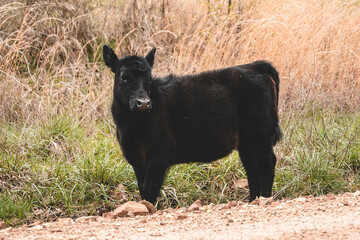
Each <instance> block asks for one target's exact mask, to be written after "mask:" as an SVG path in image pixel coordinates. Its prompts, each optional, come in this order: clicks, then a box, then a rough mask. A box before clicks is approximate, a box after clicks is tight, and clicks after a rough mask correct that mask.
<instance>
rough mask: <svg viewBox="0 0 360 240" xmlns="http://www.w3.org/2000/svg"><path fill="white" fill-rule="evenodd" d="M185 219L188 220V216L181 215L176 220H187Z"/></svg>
mask: <svg viewBox="0 0 360 240" xmlns="http://www.w3.org/2000/svg"><path fill="white" fill-rule="evenodd" d="M185 218H187V216H186V215H184V214H180V215H177V217H176V220H183V219H185Z"/></svg>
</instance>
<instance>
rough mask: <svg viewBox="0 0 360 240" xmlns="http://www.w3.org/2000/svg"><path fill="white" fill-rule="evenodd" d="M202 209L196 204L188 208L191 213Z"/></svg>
mask: <svg viewBox="0 0 360 240" xmlns="http://www.w3.org/2000/svg"><path fill="white" fill-rule="evenodd" d="M199 209H200V207H199V205H197V204H196V203H193V204H191V206H190V207H189V208H188V211H189V212H194V211H198V210H199Z"/></svg>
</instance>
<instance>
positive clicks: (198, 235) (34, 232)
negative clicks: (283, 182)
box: [0, 191, 360, 239]
mask: <svg viewBox="0 0 360 240" xmlns="http://www.w3.org/2000/svg"><path fill="white" fill-rule="evenodd" d="M0 239H360V191H357V192H356V193H345V194H342V195H336V196H335V195H332V194H330V195H326V196H320V197H312V196H306V197H300V198H297V199H293V200H282V201H272V200H270V199H261V200H257V201H255V202H253V203H251V204H248V203H243V202H232V203H228V204H221V205H212V204H211V205H207V206H201V207H200V209H199V210H195V211H189V209H187V208H180V209H167V210H162V211H157V212H156V213H155V214H153V215H147V216H133V217H123V218H117V219H107V218H103V217H82V218H79V219H76V220H75V221H74V220H72V219H69V218H68V219H59V220H58V221H56V222H52V223H43V224H41V223H39V224H33V225H29V226H22V227H18V228H11V227H9V228H6V229H3V230H0Z"/></svg>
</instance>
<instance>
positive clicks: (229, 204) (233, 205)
mask: <svg viewBox="0 0 360 240" xmlns="http://www.w3.org/2000/svg"><path fill="white" fill-rule="evenodd" d="M236 205H237V202H229V203H228V204H225V205H223V206H221V207H220V210H223V209H229V208H232V207H235V206H236Z"/></svg>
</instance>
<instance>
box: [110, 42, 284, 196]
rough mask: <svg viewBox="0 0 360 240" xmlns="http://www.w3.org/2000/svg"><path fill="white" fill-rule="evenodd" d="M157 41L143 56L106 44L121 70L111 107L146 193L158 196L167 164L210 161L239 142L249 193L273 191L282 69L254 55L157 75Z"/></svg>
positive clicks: (127, 155) (116, 69)
mask: <svg viewBox="0 0 360 240" xmlns="http://www.w3.org/2000/svg"><path fill="white" fill-rule="evenodd" d="M155 50H156V49H155V48H154V49H152V50H151V51H150V52H149V53H148V55H147V56H146V57H145V58H143V57H139V56H128V57H124V58H120V59H119V58H118V57H117V56H116V55H115V53H114V52H113V50H112V49H111V48H110V47H109V46H107V45H104V47H103V56H104V60H105V63H106V65H107V66H108V67H110V68H111V70H112V72H114V73H115V81H114V99H113V103H112V107H111V110H112V114H113V118H114V121H115V124H116V127H117V130H116V131H117V138H118V141H119V143H120V146H121V148H122V151H123V154H124V156H125V158H126V159H127V161H128V162H129V163H130V164H131V165H132V166H133V168H134V171H135V174H136V178H137V181H138V185H139V189H140V194H141V197H142V198H143V199H146V200H148V201H150V202H155V200H156V197H157V196H158V195H159V191H160V188H161V186H162V183H163V180H164V174H165V171H166V169H167V168H168V167H169V166H171V165H173V164H177V163H188V162H210V161H214V160H217V159H219V158H222V157H224V156H226V155H228V154H229V153H231V152H232V151H233V150H234V149H238V151H239V154H240V158H241V160H242V163H243V165H244V167H245V170H246V173H247V176H248V181H249V188H250V200H253V199H255V198H256V197H258V196H264V197H270V196H271V189H272V185H273V180H274V170H275V164H276V157H275V154H274V152H273V145H275V144H276V142H277V141H278V140H279V139H280V136H281V131H280V127H279V125H278V115H277V114H278V113H277V105H278V92H279V77H278V73H277V71H276V70H275V68H274V67H272V66H271V64H270V63H268V62H265V61H256V62H253V63H250V64H245V65H239V66H234V67H229V68H223V69H218V70H214V71H208V72H203V73H200V74H196V75H187V76H174V75H169V76H166V77H163V78H157V77H153V76H152V74H151V69H152V66H153V63H154V55H155Z"/></svg>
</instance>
